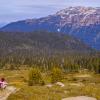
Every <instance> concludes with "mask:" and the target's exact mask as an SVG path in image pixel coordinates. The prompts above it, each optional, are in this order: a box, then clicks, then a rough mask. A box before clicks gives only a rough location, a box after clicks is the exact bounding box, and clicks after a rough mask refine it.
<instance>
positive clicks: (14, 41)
mask: <svg viewBox="0 0 100 100" xmlns="http://www.w3.org/2000/svg"><path fill="white" fill-rule="evenodd" d="M85 51H86V52H88V51H91V48H90V47H88V46H87V45H85V44H84V43H82V42H81V41H79V40H77V39H75V38H73V37H71V36H67V35H64V34H59V33H50V32H32V33H12V32H8V33H7V32H0V52H2V53H1V54H0V55H8V54H15V53H18V54H19V53H22V54H24V55H27V54H28V53H30V55H37V54H40V53H41V54H50V53H57V52H59V53H62V54H63V53H64V52H85Z"/></svg>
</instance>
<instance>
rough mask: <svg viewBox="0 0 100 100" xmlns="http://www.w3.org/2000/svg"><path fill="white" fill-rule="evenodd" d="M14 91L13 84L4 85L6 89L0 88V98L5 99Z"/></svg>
mask: <svg viewBox="0 0 100 100" xmlns="http://www.w3.org/2000/svg"><path fill="white" fill-rule="evenodd" d="M16 91H17V89H16V88H15V87H13V86H8V87H6V89H4V90H2V93H1V94H0V100H7V98H8V96H9V95H10V94H12V93H15V92H16Z"/></svg>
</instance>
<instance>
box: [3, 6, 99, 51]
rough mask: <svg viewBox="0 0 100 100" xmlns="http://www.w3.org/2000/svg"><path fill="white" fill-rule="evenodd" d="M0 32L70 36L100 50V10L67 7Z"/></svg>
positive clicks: (18, 23)
mask: <svg viewBox="0 0 100 100" xmlns="http://www.w3.org/2000/svg"><path fill="white" fill-rule="evenodd" d="M1 30H2V31H22V32H32V31H36V30H46V31H50V32H61V33H66V34H71V35H73V36H75V37H77V38H79V39H81V40H82V41H84V42H85V43H87V44H89V45H90V46H92V47H93V48H96V49H99V50H100V8H99V7H97V8H92V7H80V6H79V7H69V8H66V9H63V10H61V11H58V12H57V13H56V14H53V15H49V16H47V17H44V18H39V19H28V20H23V21H18V22H14V23H10V24H8V25H6V26H4V27H3V28H1Z"/></svg>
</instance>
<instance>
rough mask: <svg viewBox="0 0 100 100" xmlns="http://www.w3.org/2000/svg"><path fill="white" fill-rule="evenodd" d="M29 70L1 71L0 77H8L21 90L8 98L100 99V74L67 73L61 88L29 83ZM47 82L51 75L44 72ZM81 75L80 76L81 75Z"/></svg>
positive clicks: (36, 99)
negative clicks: (84, 96)
mask: <svg viewBox="0 0 100 100" xmlns="http://www.w3.org/2000/svg"><path fill="white" fill-rule="evenodd" d="M27 76H28V70H20V71H7V70H6V71H0V77H6V79H7V81H8V82H9V85H13V86H16V87H17V88H20V90H19V91H18V92H17V93H15V94H12V95H10V96H9V98H8V100H61V98H64V97H70V96H77V95H79V96H80V95H86V96H92V97H96V98H97V99H98V100H100V92H99V91H100V88H99V87H100V75H95V74H93V73H72V74H66V75H65V79H64V80H63V83H64V84H65V87H63V88H61V87H59V86H56V85H54V86H53V87H51V88H47V87H46V86H32V87H29V86H28V85H27V78H28V77H27ZM43 76H44V80H45V82H46V84H48V83H49V82H50V77H49V76H48V75H45V74H44V73H43ZM79 76H80V77H79Z"/></svg>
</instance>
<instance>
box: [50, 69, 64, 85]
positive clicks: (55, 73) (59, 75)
mask: <svg viewBox="0 0 100 100" xmlns="http://www.w3.org/2000/svg"><path fill="white" fill-rule="evenodd" d="M62 79H63V72H62V70H61V69H60V68H58V67H54V68H53V69H52V71H51V82H52V83H55V82H58V81H62Z"/></svg>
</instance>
